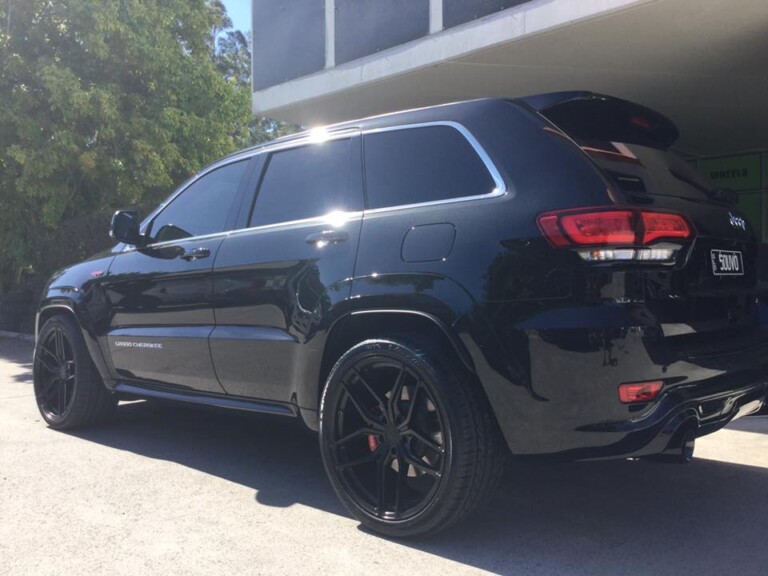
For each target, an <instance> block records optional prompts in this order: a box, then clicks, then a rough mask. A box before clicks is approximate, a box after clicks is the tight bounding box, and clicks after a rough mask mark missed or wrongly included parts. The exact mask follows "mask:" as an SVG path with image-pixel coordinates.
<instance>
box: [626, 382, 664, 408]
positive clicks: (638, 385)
mask: <svg viewBox="0 0 768 576" xmlns="http://www.w3.org/2000/svg"><path fill="white" fill-rule="evenodd" d="M662 386H664V382H662V381H661V380H652V381H650V382H629V383H627V384H621V385H620V386H619V400H620V401H621V403H622V404H636V403H638V402H650V401H651V400H654V399H655V398H656V397H657V396H658V395H659V392H661V388H662Z"/></svg>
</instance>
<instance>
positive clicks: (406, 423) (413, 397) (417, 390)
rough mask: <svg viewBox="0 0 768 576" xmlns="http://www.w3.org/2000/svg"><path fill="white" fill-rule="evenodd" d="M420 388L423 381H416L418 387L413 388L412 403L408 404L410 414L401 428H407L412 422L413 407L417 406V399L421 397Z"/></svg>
mask: <svg viewBox="0 0 768 576" xmlns="http://www.w3.org/2000/svg"><path fill="white" fill-rule="evenodd" d="M419 390H421V382H416V387H415V388H414V390H413V396H411V403H410V404H409V405H408V414H407V415H406V417H405V420H404V421H403V423H402V424H401V425H400V427H401V428H407V427H408V426H410V424H411V417H412V416H413V409H414V408H415V406H416V399H417V398H418V397H419Z"/></svg>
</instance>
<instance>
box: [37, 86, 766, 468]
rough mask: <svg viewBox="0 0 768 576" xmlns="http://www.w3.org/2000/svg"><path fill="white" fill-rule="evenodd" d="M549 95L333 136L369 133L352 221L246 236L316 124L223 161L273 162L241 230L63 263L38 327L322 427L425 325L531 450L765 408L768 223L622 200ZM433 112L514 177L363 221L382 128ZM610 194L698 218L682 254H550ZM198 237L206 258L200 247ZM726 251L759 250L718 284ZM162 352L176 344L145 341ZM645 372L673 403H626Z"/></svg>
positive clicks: (708, 207)
mask: <svg viewBox="0 0 768 576" xmlns="http://www.w3.org/2000/svg"><path fill="white" fill-rule="evenodd" d="M535 102H536V101H535V100H530V101H529V102H517V101H506V100H479V101H473V102H466V103H459V104H452V105H445V106H438V107H433V108H427V109H422V110H415V111H409V112H403V113H398V114H393V115H386V116H381V117H376V118H372V119H367V120H362V121H358V122H350V123H345V124H342V125H339V126H337V127H332V128H331V129H330V132H331V133H333V132H334V131H339V132H345V133H346V132H349V131H352V132H353V133H355V134H356V135H352V136H351V137H352V138H353V139H354V141H355V148H354V150H355V152H354V155H353V163H352V177H351V178H350V198H352V204H351V205H350V207H349V209H348V211H347V214H346V215H345V217H343V218H339V217H338V215H336V216H335V217H331V218H328V219H322V218H317V219H312V220H304V221H298V222H287V223H282V224H278V225H272V226H262V227H256V228H248V227H247V226H248V224H247V222H248V221H249V218H250V211H251V209H252V205H253V198H254V196H255V195H257V191H258V184H259V182H260V178H261V174H262V173H263V170H264V165H265V162H264V161H263V159H264V157H265V156H266V155H267V154H269V152H270V150H272V149H274V148H282V147H290V146H293V145H306V144H307V141H306V139H302V138H303V137H302V136H297V137H290V138H286V139H283V140H280V141H277V142H275V143H271V144H268V145H267V146H266V147H261V148H255V149H251V150H247V151H244V152H241V153H239V154H238V155H234V156H232V157H230V158H228V159H224V160H222V161H221V162H222V163H226V162H230V161H234V160H239V159H242V158H244V157H254V160H253V167H252V170H251V172H250V173H249V174H248V177H247V178H245V179H244V184H243V192H242V194H240V195H239V196H238V198H237V201H236V205H235V206H233V211H232V218H231V219H230V220H229V221H228V223H227V230H224V231H222V233H220V234H216V235H213V236H208V237H202V238H200V239H195V238H192V239H185V240H182V241H178V242H172V243H164V244H162V245H159V246H152V245H151V244H150V245H146V246H138V247H126V246H125V245H118V246H116V247H115V248H114V249H113V250H112V251H109V252H106V253H103V254H101V255H98V256H96V257H94V258H93V259H91V260H89V261H86V262H84V263H81V264H78V265H75V266H73V267H71V268H68V269H66V270H63V271H61V272H59V273H58V274H56V275H55V276H54V277H53V279H52V280H51V282H50V284H49V286H48V288H47V291H46V295H45V297H44V298H43V301H42V303H41V311H40V320H41V321H44V320H45V318H46V317H47V316H48V315H50V314H52V313H57V312H60V311H64V312H66V313H71V314H74V315H75V317H76V318H77V319H78V321H79V322H80V324H81V326H82V327H83V331H84V334H85V335H86V341H87V342H88V345H89V349H90V351H91V354H92V356H93V357H94V361H95V362H96V365H97V367H98V369H99V371H100V372H101V374H102V376H103V377H104V379H105V383H106V385H107V386H109V387H110V388H115V387H117V389H123V390H125V389H126V387H130V388H128V389H130V390H131V391H132V392H133V393H136V390H139V391H141V390H149V391H150V392H147V394H149V393H154V394H159V393H167V394H172V395H174V396H175V397H177V398H180V399H184V398H186V399H190V398H195V400H190V401H198V402H204V403H206V402H207V403H216V404H217V405H222V403H224V404H225V402H223V400H224V399H227V398H229V399H231V400H232V401H233V402H235V403H241V404H243V403H244V404H248V402H252V409H256V410H258V409H259V407H260V406H261V407H264V408H263V409H264V410H267V411H268V410H273V409H274V407H275V406H277V407H279V408H277V410H278V411H280V410H282V411H283V412H284V413H291V414H293V413H300V414H301V417H302V418H303V419H304V421H305V422H306V423H307V425H308V426H310V427H311V428H314V429H316V427H317V409H318V403H319V395H320V391H321V387H322V385H323V380H324V378H325V376H326V375H327V373H328V370H329V369H330V367H331V366H332V365H333V363H334V361H335V359H336V358H338V355H339V354H340V353H342V352H343V351H344V350H345V348H344V346H345V345H346V344H349V343H350V339H355V338H360V339H365V338H368V337H376V336H381V335H382V334H381V333H380V332H381V331H387V332H389V333H391V332H398V328H399V329H400V330H403V329H404V328H403V327H408V330H410V331H411V332H414V330H415V331H416V332H415V335H416V336H417V337H418V336H419V335H421V336H422V337H427V336H428V337H430V338H433V339H435V341H436V342H437V343H438V345H442V346H445V347H448V349H449V350H451V351H452V353H454V354H455V355H456V357H457V358H458V359H460V360H461V362H462V363H463V364H464V365H466V366H467V368H468V369H470V370H472V371H473V372H474V373H475V374H476V376H477V379H478V381H479V383H480V385H481V386H482V387H483V389H484V391H485V393H486V395H487V397H488V399H489V402H490V406H491V407H492V409H493V412H494V414H495V416H496V419H497V420H498V422H499V424H500V426H501V429H502V431H503V433H504V435H505V438H506V440H507V443H508V444H509V446H510V448H511V450H512V451H513V452H514V453H515V454H520V455H523V454H531V455H561V456H568V457H574V458H600V457H617V456H626V455H645V454H652V453H658V452H660V451H663V450H664V449H665V448H666V446H667V444H668V443H669V441H670V438H671V437H672V436H673V435H674V433H675V432H676V431H677V430H678V429H679V427H680V426H681V425H689V424H695V425H696V426H698V432H697V433H698V434H700V435H701V434H704V433H708V432H711V431H714V430H716V429H717V428H718V427H720V426H722V425H724V424H726V423H727V422H728V421H730V420H731V419H732V418H734V417H736V416H738V415H741V414H744V413H747V412H750V411H753V410H756V409H757V408H759V405H760V403H761V402H762V399H763V398H764V396H765V387H766V381H767V379H768V366H767V365H766V360H765V359H766V358H768V354H766V352H768V335H767V334H766V332H765V331H764V329H763V327H762V325H761V324H760V322H759V321H758V315H757V308H756V305H755V290H756V271H755V267H756V249H757V244H756V239H755V237H754V234H753V232H752V231H751V230H750V229H749V228H747V229H746V230H737V229H734V228H733V226H732V225H730V224H729V218H728V215H729V212H732V213H734V214H738V213H737V211H736V209H735V208H734V207H732V206H729V205H726V204H723V203H718V202H716V201H707V200H702V201H694V200H691V199H686V198H680V197H675V196H674V195H672V196H658V195H657V196H653V195H647V194H636V193H629V192H627V191H626V190H622V189H621V188H620V187H618V186H617V185H615V184H614V183H613V182H612V180H611V178H610V176H609V175H608V173H607V172H606V171H605V168H601V167H600V166H598V164H597V163H596V161H595V159H594V158H592V157H590V156H589V155H588V154H586V153H585V152H584V151H583V150H582V149H580V148H579V146H577V145H576V144H575V143H574V142H573V141H572V140H570V139H569V138H567V137H565V136H564V135H563V133H562V132H560V131H559V130H558V128H557V127H556V126H554V125H553V124H551V123H550V122H549V121H548V120H547V119H546V118H545V117H543V116H542V115H540V114H538V113H537V111H536V110H535V109H533V108H532V106H533V104H535ZM540 102H544V103H546V105H547V106H551V105H552V98H551V97H545V98H543V99H541V100H540ZM429 122H443V123H444V122H455V123H458V124H460V125H461V126H463V127H464V128H465V129H466V130H467V131H468V132H469V133H471V135H472V136H473V137H474V138H475V139H476V140H477V142H478V143H479V145H480V146H481V147H482V150H483V151H484V153H485V154H487V157H488V159H489V160H490V162H492V163H493V165H494V166H495V168H496V169H497V170H498V173H499V175H500V177H501V179H502V180H503V184H504V189H503V190H499V191H498V193H497V194H491V195H487V196H483V197H476V198H470V199H461V200H460V201H452V202H441V203H437V204H430V205H423V206H418V205H416V206H409V207H392V208H388V209H381V210H367V211H366V210H365V186H364V178H363V174H364V166H365V138H366V135H365V134H366V133H367V132H368V131H371V130H379V129H384V128H391V127H394V126H402V125H412V124H423V123H429ZM319 145H322V144H319ZM182 192H183V187H182ZM613 204H620V205H625V206H627V205H628V206H643V207H648V206H651V207H654V208H657V209H661V210H672V211H677V212H680V213H682V214H684V215H685V216H686V217H687V218H688V219H689V221H690V222H691V223H692V224H693V226H694V227H695V230H696V236H695V238H694V239H693V240H692V241H686V242H684V243H683V245H682V247H681V250H680V252H679V255H678V257H677V260H676V261H675V262H674V263H673V264H671V265H668V264H652V263H635V264H626V263H625V264H620V263H587V262H584V261H582V259H581V258H580V257H579V256H578V255H577V254H576V253H575V252H574V251H572V250H569V249H555V248H553V247H551V246H550V244H549V243H548V242H547V241H546V239H545V238H543V237H542V234H541V232H540V231H539V229H538V227H537V225H536V221H535V219H536V217H537V216H538V215H539V214H541V213H543V212H547V211H550V210H560V209H567V208H576V207H590V206H610V205H613ZM152 217H153V216H150V217H149V218H148V220H147V221H145V223H144V224H143V226H142V232H145V231H146V230H147V228H148V226H149V224H150V222H151V219H152ZM200 248H202V249H205V250H207V251H208V254H207V255H206V256H205V257H202V258H199V259H196V258H193V259H185V258H184V255H185V254H189V253H191V252H192V251H194V250H196V249H200ZM711 249H726V250H728V249H737V250H740V251H741V252H742V253H743V257H744V264H745V274H744V276H742V277H738V278H719V277H714V276H712V274H711V272H710V271H709V269H708V267H707V262H708V255H709V251H710V250H711ZM118 341H123V342H124V341H128V342H136V343H139V345H137V346H136V347H134V346H133V345H132V344H130V345H128V346H126V345H122V346H116V342H118ZM358 341H359V340H358ZM153 343H157V344H162V345H163V348H162V349H159V348H152V347H140V346H144V345H145V344H153ZM351 343H355V342H354V341H352V342H351ZM644 380H662V381H663V382H664V389H663V391H662V394H661V395H660V397H659V398H658V399H657V400H655V401H654V402H650V403H648V404H639V405H625V404H621V403H620V402H619V401H618V396H617V387H618V385H619V384H621V383H624V382H636V381H644ZM153 391H154V392H153ZM206 399H207V400H206Z"/></svg>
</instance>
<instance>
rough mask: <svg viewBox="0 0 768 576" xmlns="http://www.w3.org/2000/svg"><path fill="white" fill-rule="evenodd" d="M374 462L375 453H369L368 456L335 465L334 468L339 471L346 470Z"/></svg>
mask: <svg viewBox="0 0 768 576" xmlns="http://www.w3.org/2000/svg"><path fill="white" fill-rule="evenodd" d="M374 460H376V452H371V453H370V454H366V455H365V456H361V457H360V458H355V459H354V460H350V461H348V462H342V463H341V464H337V465H336V468H338V469H339V470H346V469H347V468H354V467H356V466H361V465H362V464H369V463H371V462H373V461H374Z"/></svg>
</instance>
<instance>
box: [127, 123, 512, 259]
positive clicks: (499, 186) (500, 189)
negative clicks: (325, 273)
mask: <svg viewBox="0 0 768 576" xmlns="http://www.w3.org/2000/svg"><path fill="white" fill-rule="evenodd" d="M430 126H447V127H449V128H453V129H454V130H456V131H457V132H458V133H459V134H461V135H462V136H463V137H464V139H465V140H466V141H467V142H468V143H469V145H470V146H471V147H472V149H473V150H474V151H475V153H476V154H477V155H478V157H479V158H480V160H481V161H482V162H483V164H484V165H485V168H486V170H488V173H489V174H490V176H491V179H492V180H493V181H494V184H495V185H496V187H495V188H494V189H493V190H492V191H491V192H489V193H486V194H475V195H472V196H460V197H458V198H446V199H444V200H433V201H430V202H417V203H414V204H397V205H394V206H386V207H384V208H372V209H366V210H363V211H357V212H340V213H339V216H343V217H344V218H345V220H344V223H345V224H346V223H347V222H352V221H355V220H358V219H360V218H363V217H365V216H366V215H368V214H380V213H385V212H391V211H394V210H407V209H410V208H423V207H429V206H439V205H443V204H454V203H461V202H468V201H472V200H483V199H489V198H498V197H501V196H505V195H506V194H508V193H509V189H508V187H507V185H506V183H505V182H504V179H503V178H502V177H501V174H500V173H499V170H498V169H497V168H496V165H495V164H494V163H493V161H492V160H491V158H490V156H488V153H487V152H486V151H485V149H484V148H483V146H482V145H481V144H480V142H478V141H477V139H476V138H475V137H474V135H473V134H472V133H471V132H470V131H469V130H468V129H467V128H466V127H465V126H464V125H463V124H460V123H459V122H455V121H453V120H435V121H430V122H418V123H414V124H401V125H397V126H385V127H383V128H370V129H368V130H360V129H358V128H346V129H343V130H339V131H336V132H328V133H327V134H322V137H320V136H319V135H318V134H317V133H314V134H313V133H312V132H308V133H307V134H306V135H304V136H302V137H301V138H296V139H295V140H289V141H287V142H280V143H278V144H274V145H270V144H264V145H263V146H262V147H260V148H258V149H256V150H253V149H251V150H247V151H243V152H240V153H236V154H235V155H233V156H228V157H227V158H224V159H222V160H219V161H218V162H215V163H214V164H211V165H210V166H208V167H206V168H204V169H203V170H202V171H201V172H200V173H198V174H196V175H195V176H194V177H193V178H191V179H190V180H188V181H187V182H186V183H184V184H183V185H182V186H180V187H179V189H178V190H176V192H175V193H174V194H172V195H171V196H169V198H168V199H167V200H166V201H165V202H163V203H162V204H160V205H159V206H158V207H157V208H156V209H155V210H154V211H153V212H152V213H151V214H150V215H149V216H147V218H146V219H145V220H144V222H142V225H141V229H142V232H143V231H144V230H145V229H146V226H147V225H148V224H149V222H151V221H152V220H153V219H154V218H156V217H157V216H158V215H159V214H160V212H161V211H162V210H163V209H165V207H166V206H167V205H169V204H170V203H171V202H173V201H174V200H175V199H176V197H177V196H178V195H179V194H181V193H182V192H184V191H185V190H186V189H187V188H188V187H189V186H191V185H192V184H194V183H195V182H197V180H199V179H200V178H202V177H203V176H205V175H207V174H209V173H210V172H213V171H214V170H218V169H219V168H223V167H224V166H227V165H229V164H233V163H235V162H240V161H242V160H251V159H253V158H254V157H256V156H259V155H260V154H270V153H272V152H279V151H282V150H289V149H291V148H299V147H301V146H306V145H308V144H321V143H323V142H328V141H330V140H339V139H342V138H352V137H354V136H359V135H363V136H365V135H367V134H377V133H382V132H394V131H396V130H410V129H413V128H427V127H430ZM319 130H322V129H319ZM363 169H365V165H364V164H363ZM325 223H328V214H325V215H323V216H314V217H312V218H303V219H300V220H289V221H286V222H275V223H272V224H264V225H262V226H250V227H248V228H238V229H235V230H226V231H222V232H215V233H213V234H206V235H204V236H190V237H188V238H180V239H178V240H169V241H166V242H157V243H155V244H148V245H146V246H142V248H149V247H152V248H154V247H163V246H169V245H173V244H178V243H179V242H189V241H197V240H210V239H213V238H215V237H217V236H223V237H225V238H226V237H228V236H232V235H239V234H243V233H250V232H260V231H262V230H271V229H279V228H290V227H293V226H303V225H311V224H325ZM329 225H330V224H329ZM136 249H137V247H135V246H127V247H126V248H125V249H123V252H130V251H133V250H136Z"/></svg>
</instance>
